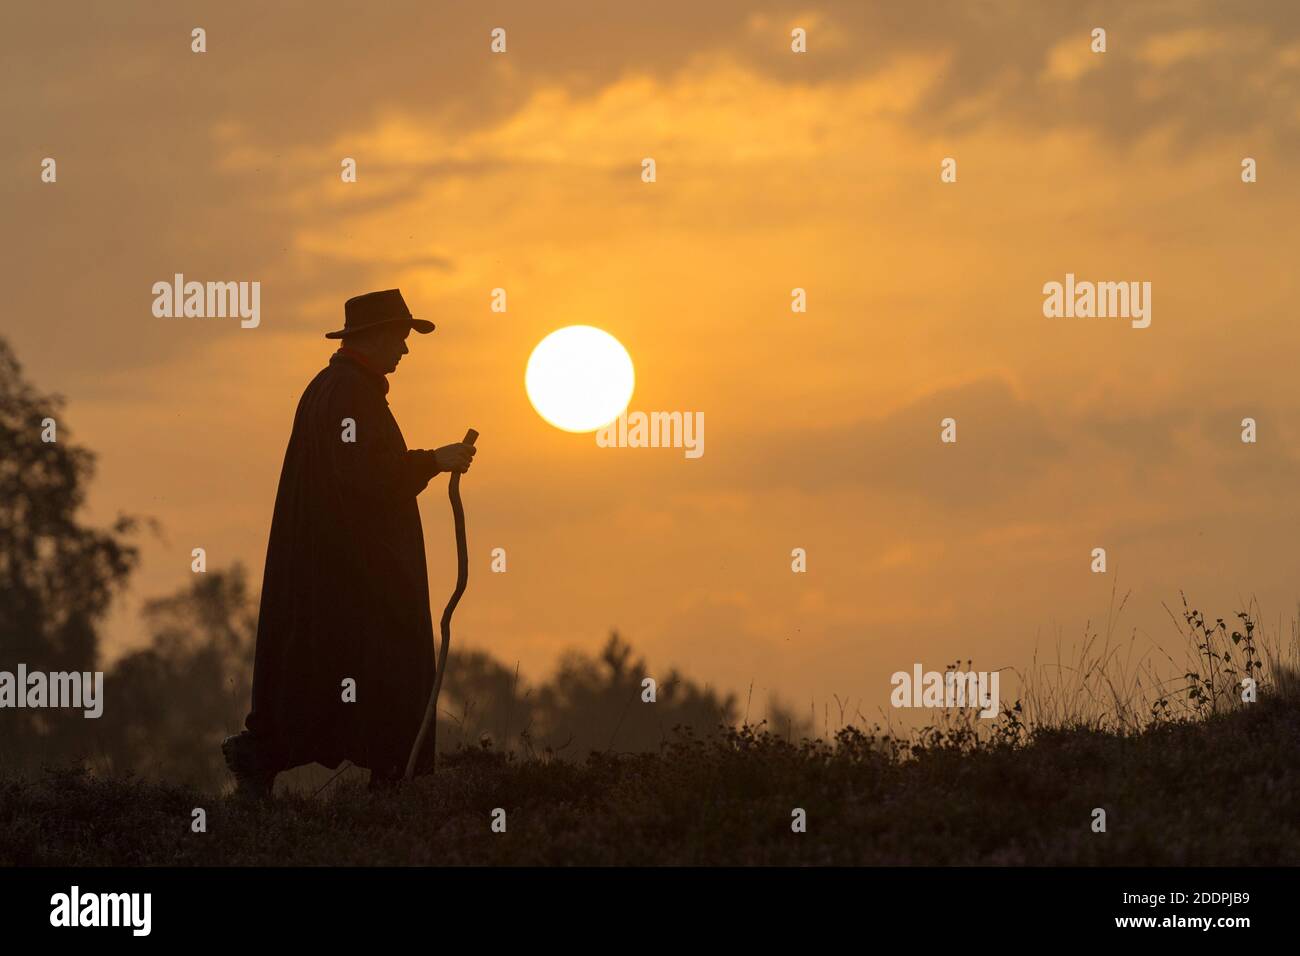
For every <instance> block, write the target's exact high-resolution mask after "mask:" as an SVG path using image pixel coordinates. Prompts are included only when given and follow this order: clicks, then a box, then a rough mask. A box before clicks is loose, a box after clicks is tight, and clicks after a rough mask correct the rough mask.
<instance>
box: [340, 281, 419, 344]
mask: <svg viewBox="0 0 1300 956" xmlns="http://www.w3.org/2000/svg"><path fill="white" fill-rule="evenodd" d="M398 322H404V323H406V324H407V325H409V326H410V327H411V328H413V329H414V330H415V331H417V332H419V333H420V334H421V335H428V334H429V333H430V332H432V331H433V330H434V328H435V327H436V326H434V324H433V323H432V322H430V321H429V320H428V319H417V318H415V317H414V316H412V315H411V310H410V309H408V308H407V307H406V300H405V299H403V298H402V293H401V291H400V290H398V289H385V290H384V291H383V292H367V293H366V294H365V295H356V296H353V297H352V298H350V299H348V301H347V302H345V303H343V328H341V329H339V330H338V331H337V332H326V333H325V338H327V339H341V338H343V337H345V336H348V335H352V334H353V333H355V332H362V331H364V330H366V329H373V328H375V327H376V326H380V325H393V324H395V323H398Z"/></svg>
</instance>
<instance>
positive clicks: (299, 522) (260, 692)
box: [246, 353, 437, 776]
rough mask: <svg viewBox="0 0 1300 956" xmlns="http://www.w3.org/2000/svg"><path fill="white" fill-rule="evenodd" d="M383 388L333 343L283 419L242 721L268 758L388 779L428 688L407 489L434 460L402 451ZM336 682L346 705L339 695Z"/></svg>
mask: <svg viewBox="0 0 1300 956" xmlns="http://www.w3.org/2000/svg"><path fill="white" fill-rule="evenodd" d="M387 390H388V383H387V380H386V379H385V378H384V377H383V376H382V375H379V374H377V373H375V372H373V371H371V370H369V369H367V368H365V367H363V366H362V365H361V364H360V363H358V362H357V361H356V360H354V359H352V358H351V357H349V356H347V355H345V354H342V353H337V354H335V355H334V357H333V358H332V359H331V360H330V363H329V365H328V366H327V367H326V368H324V369H322V370H321V372H320V373H319V374H318V375H317V376H316V377H315V378H314V379H313V380H312V382H311V384H310V385H308V386H307V390H306V391H305V392H304V393H303V396H302V399H301V401H300V402H299V403H298V411H297V414H296V415H295V417H294V422H293V434H292V436H291V437H290V439H289V447H288V450H287V451H286V452H285V456H284V468H283V470H282V471H281V473H280V485H279V489H278V491H277V492H276V497H275V514H274V517H273V518H272V521H271V535H270V541H269V543H268V545H267V550H266V572H265V575H264V578H263V582H262V600H261V611H260V614H259V617H258V623H257V650H256V657H255V661H254V667H253V695H252V696H253V701H252V710H251V712H250V713H249V716H248V720H247V721H246V726H247V727H248V729H249V731H251V732H252V733H253V735H254V736H255V737H257V738H258V739H259V740H260V741H262V743H263V745H264V746H268V747H270V748H271V751H272V752H273V753H274V758H273V760H272V762H273V763H274V764H276V765H278V766H279V767H281V768H286V769H287V768H288V767H294V766H298V765H300V764H304V763H311V762H313V761H315V762H317V763H321V764H324V765H325V766H327V767H337V766H338V765H339V764H340V763H341V762H342V761H343V760H345V759H347V760H351V761H352V762H353V763H354V764H356V765H358V766H361V767H368V768H370V769H371V770H372V771H376V772H378V773H383V774H385V775H388V776H397V775H398V774H400V773H401V771H402V769H403V768H404V766H405V763H406V758H407V755H408V754H409V752H410V748H411V745H412V744H413V743H414V740H415V735H416V733H417V732H418V731H419V728H420V721H421V718H422V717H423V715H424V708H425V704H426V702H427V700H428V696H429V692H430V690H431V689H432V687H433V676H434V657H433V620H432V616H431V614H430V611H429V583H428V574H427V570H426V567H425V558H424V532H423V529H422V528H421V525H420V511H419V508H418V506H417V504H416V496H417V495H418V494H419V493H420V492H421V491H423V490H424V488H425V486H426V485H428V483H429V479H430V478H432V477H433V476H434V475H435V474H437V466H436V464H435V463H434V453H433V452H432V451H421V450H408V449H407V447H406V441H405V440H404V439H403V437H402V432H401V430H400V429H399V428H398V426H397V422H396V420H395V419H394V418H393V415H392V412H391V411H390V410H389V407H388V399H387V398H386V397H385V395H386V393H387ZM345 419H351V420H352V422H353V423H354V435H353V436H352V437H354V439H355V440H353V441H347V440H345V438H346V437H348V436H347V435H346V432H345V429H346V426H347V423H346V422H345V421H344V420H345ZM348 680H351V681H353V682H354V683H353V685H352V686H353V687H354V688H355V702H351V701H349V700H348V699H346V697H347V694H346V693H345V691H346V687H345V682H347V681H348ZM423 756H424V759H425V760H426V762H427V759H428V755H423Z"/></svg>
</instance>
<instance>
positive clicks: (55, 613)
mask: <svg viewBox="0 0 1300 956" xmlns="http://www.w3.org/2000/svg"><path fill="white" fill-rule="evenodd" d="M62 410H63V399H62V398H61V397H60V396H58V395H46V394H42V393H40V392H38V391H37V390H36V389H35V388H34V387H33V386H32V385H31V384H29V383H28V382H27V381H25V380H24V378H23V374H22V367H21V366H20V365H19V363H18V360H17V358H16V357H15V356H14V354H13V351H12V349H11V348H10V347H9V344H8V342H6V341H5V340H4V339H0V669H3V670H8V671H11V672H12V671H14V670H15V669H16V667H17V665H18V664H20V663H22V664H26V665H27V668H28V670H29V671H32V670H39V671H93V670H94V669H95V666H96V664H97V662H98V659H99V646H98V633H97V630H96V627H97V625H98V624H99V623H100V621H101V620H102V618H103V616H104V614H105V612H106V611H107V610H108V606H109V603H110V601H111V600H112V597H113V594H114V593H115V592H116V590H117V589H119V588H120V587H122V586H123V585H124V584H125V582H126V580H127V578H128V576H129V575H130V573H131V571H132V569H133V568H134V567H135V564H136V561H137V557H138V555H137V551H136V549H135V548H134V547H133V546H132V545H130V544H129V543H128V537H129V535H130V533H131V532H132V531H133V530H134V528H135V525H136V519H134V518H131V517H127V516H119V517H118V519H117V520H116V522H115V523H114V524H113V525H112V526H111V527H110V528H108V529H106V530H102V529H95V528H90V527H87V526H85V525H83V524H81V523H80V521H79V520H78V512H79V511H80V510H81V508H82V505H83V504H84V502H85V498H86V487H87V485H88V484H89V482H90V479H91V477H92V476H93V474H94V462H95V458H94V455H93V454H92V453H91V452H90V451H88V450H86V449H84V448H79V447H77V446H75V445H73V444H71V443H70V442H69V441H68V435H69V431H68V428H67V426H66V425H65V424H64V423H63V422H62V421H61V420H60V413H61V412H62ZM49 423H52V425H53V434H52V435H51V428H50V424H49ZM48 437H53V439H54V440H52V441H50V440H46V438H48ZM3 718H4V723H5V732H4V733H3V734H0V757H5V758H7V759H8V760H11V761H13V762H15V763H18V764H29V763H32V762H43V761H47V760H53V761H60V760H63V759H66V758H67V756H68V755H70V754H72V753H74V752H76V751H77V750H78V749H80V748H81V746H82V744H83V742H84V740H85V735H84V731H85V729H86V728H85V727H84V726H83V725H84V724H85V723H88V722H87V721H85V720H84V718H83V717H82V715H81V712H80V711H67V710H56V709H41V710H28V709H19V710H10V711H6V712H5V713H4V715H3Z"/></svg>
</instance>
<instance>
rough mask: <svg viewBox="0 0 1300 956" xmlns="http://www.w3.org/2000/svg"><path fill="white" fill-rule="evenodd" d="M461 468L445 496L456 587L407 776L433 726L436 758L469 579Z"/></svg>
mask: <svg viewBox="0 0 1300 956" xmlns="http://www.w3.org/2000/svg"><path fill="white" fill-rule="evenodd" d="M477 440H478V432H476V431H474V429H472V428H471V429H470V430H469V431H467V432H466V433H465V441H464V442H463V444H466V445H473V444H474V442H476V441H477ZM460 474H461V473H460V472H459V471H453V472H452V473H451V480H450V481H448V482H447V497H448V498H450V499H451V515H452V517H453V518H454V519H455V521H456V590H454V591H452V592H451V600H450V601H448V602H447V606H446V607H445V608H443V610H442V623H441V626H440V629H441V631H442V650H441V652H440V653H439V654H438V656H437V657H435V658H434V661H433V691H432V692H431V693H430V694H429V705H428V706H427V707H425V709H424V720H423V721H422V722H421V723H420V733H419V734H418V735H416V738H415V745H414V746H413V747H411V756H410V757H409V758H407V761H406V779H407V780H410V779H412V778H413V777H414V776H415V763H416V761H417V760H418V759H419V756H420V751H421V750H422V749H423V748H424V737H425V735H426V734H429V732H430V731H431V730H432V731H433V733H432V734H430V736H431V737H432V739H433V740H432V744H431V746H432V747H433V759H434V763H435V765H436V763H437V760H438V719H437V713H438V694H439V693H440V692H441V691H442V675H443V674H445V673H446V672H447V650H448V648H450V647H451V615H452V612H453V611H455V610H456V605H457V604H459V603H460V596H461V595H462V594H464V593H465V585H466V583H467V582H468V581H469V547H468V545H467V544H466V543H465V507H464V505H462V504H461V503H460Z"/></svg>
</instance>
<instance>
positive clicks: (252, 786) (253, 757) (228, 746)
mask: <svg viewBox="0 0 1300 956" xmlns="http://www.w3.org/2000/svg"><path fill="white" fill-rule="evenodd" d="M257 743H258V742H257V739H256V738H255V737H254V736H253V735H252V734H250V733H249V732H248V731H247V730H243V731H240V732H239V733H237V734H235V735H233V736H231V737H227V738H226V739H225V740H223V741H222V742H221V753H222V756H224V757H225V758H226V766H227V767H228V768H229V769H230V772H231V774H233V775H234V777H235V796H237V797H250V798H253V799H256V800H266V799H268V798H269V797H270V796H271V791H272V789H273V788H274V786H275V774H276V771H274V770H267V769H265V767H264V766H263V763H264V762H263V761H259V759H258V758H259V756H260V754H259V752H258V747H257Z"/></svg>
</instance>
